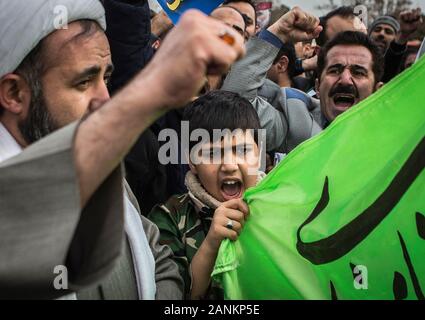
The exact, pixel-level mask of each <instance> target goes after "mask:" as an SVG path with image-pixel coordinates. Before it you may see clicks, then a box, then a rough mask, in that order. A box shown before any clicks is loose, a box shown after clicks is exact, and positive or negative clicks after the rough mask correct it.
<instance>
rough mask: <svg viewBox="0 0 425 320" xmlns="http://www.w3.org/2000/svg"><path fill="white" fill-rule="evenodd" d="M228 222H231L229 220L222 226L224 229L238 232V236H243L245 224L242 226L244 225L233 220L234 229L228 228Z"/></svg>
mask: <svg viewBox="0 0 425 320" xmlns="http://www.w3.org/2000/svg"><path fill="white" fill-rule="evenodd" d="M228 222H229V221H228V220H226V222H224V223H223V224H222V226H223V227H225V228H226V229H229V230H234V231H236V232H237V234H238V235H240V234H241V231H242V229H243V224H242V223H239V222H238V221H235V220H232V228H228V227H227V223H228Z"/></svg>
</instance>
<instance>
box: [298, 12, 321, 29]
mask: <svg viewBox="0 0 425 320" xmlns="http://www.w3.org/2000/svg"><path fill="white" fill-rule="evenodd" d="M296 12H297V19H296V20H295V22H294V26H295V27H296V28H299V29H302V30H304V31H307V32H312V31H314V30H315V29H316V27H317V26H318V25H319V23H320V20H319V19H318V18H317V17H315V16H313V15H311V14H309V13H307V12H305V11H303V10H301V9H299V10H297V11H296Z"/></svg>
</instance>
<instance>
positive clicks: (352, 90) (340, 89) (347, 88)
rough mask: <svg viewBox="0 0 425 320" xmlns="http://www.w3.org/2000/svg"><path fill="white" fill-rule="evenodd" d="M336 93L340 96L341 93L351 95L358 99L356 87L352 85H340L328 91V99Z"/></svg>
mask: <svg viewBox="0 0 425 320" xmlns="http://www.w3.org/2000/svg"><path fill="white" fill-rule="evenodd" d="M337 93H339V94H341V93H346V94H352V95H353V96H354V97H356V98H358V97H359V93H358V91H357V89H356V87H355V86H352V85H342V84H340V85H337V86H335V87H333V88H332V89H331V90H330V91H329V97H333V96H334V95H335V94H337Z"/></svg>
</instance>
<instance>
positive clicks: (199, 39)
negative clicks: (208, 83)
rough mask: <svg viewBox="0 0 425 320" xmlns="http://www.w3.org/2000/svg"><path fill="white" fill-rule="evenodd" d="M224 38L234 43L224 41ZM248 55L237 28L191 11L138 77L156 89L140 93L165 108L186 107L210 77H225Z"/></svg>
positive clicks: (152, 88) (151, 88) (181, 19)
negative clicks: (149, 82)
mask: <svg viewBox="0 0 425 320" xmlns="http://www.w3.org/2000/svg"><path fill="white" fill-rule="evenodd" d="M223 35H226V38H229V37H230V38H233V41H224V40H223V39H222V38H223ZM220 36H221V37H220ZM244 53H245V47H244V40H243V38H242V36H241V35H240V34H238V33H237V32H236V31H234V30H233V28H231V27H229V26H227V25H225V24H224V23H222V22H221V21H218V20H216V19H212V18H210V17H208V16H206V15H204V14H203V13H201V12H200V11H197V10H189V11H187V12H186V13H185V14H183V15H182V17H181V18H180V21H179V23H178V24H177V25H176V27H175V28H173V30H171V32H170V33H169V34H168V35H167V37H166V38H165V40H164V41H163V43H162V44H161V47H160V48H159V50H158V51H157V53H156V54H155V56H154V58H153V60H152V61H151V63H150V64H149V65H148V66H147V67H146V68H145V70H143V71H142V73H141V74H139V76H138V77H140V78H141V79H140V80H143V81H141V82H142V83H145V82H146V81H145V80H146V77H148V78H149V79H151V80H152V81H151V82H152V85H151V86H150V87H149V88H142V87H140V88H139V89H140V90H148V91H150V92H152V94H155V96H156V97H157V99H158V101H159V102H160V103H161V104H162V105H163V107H165V108H173V107H179V106H183V105H185V104H186V103H187V102H188V101H189V100H190V99H191V98H192V97H193V96H195V95H196V94H197V93H198V91H199V90H200V88H201V87H202V86H203V85H204V83H205V76H206V75H207V74H214V75H220V74H223V73H225V72H226V71H227V70H228V68H229V67H230V66H231V65H232V64H233V63H234V62H235V61H236V60H237V59H239V58H240V57H242V56H243V55H244ZM142 78H145V79H142ZM136 81H137V78H136Z"/></svg>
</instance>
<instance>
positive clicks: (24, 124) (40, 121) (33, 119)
mask: <svg viewBox="0 0 425 320" xmlns="http://www.w3.org/2000/svg"><path fill="white" fill-rule="evenodd" d="M18 127H19V130H20V131H21V134H22V136H23V137H24V139H25V141H26V142H27V143H28V144H32V143H34V142H36V141H38V140H40V139H41V138H43V137H45V136H47V135H48V134H50V133H52V132H53V131H55V130H57V129H58V128H59V127H58V125H57V124H56V122H55V121H54V119H53V117H52V115H51V114H50V112H49V110H48V108H47V104H46V99H45V98H44V95H43V92H42V89H41V86H40V85H37V84H33V85H32V88H31V103H30V107H29V111H28V116H27V117H26V119H25V120H23V121H21V122H20V123H19V124H18Z"/></svg>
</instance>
